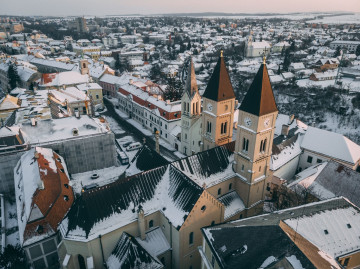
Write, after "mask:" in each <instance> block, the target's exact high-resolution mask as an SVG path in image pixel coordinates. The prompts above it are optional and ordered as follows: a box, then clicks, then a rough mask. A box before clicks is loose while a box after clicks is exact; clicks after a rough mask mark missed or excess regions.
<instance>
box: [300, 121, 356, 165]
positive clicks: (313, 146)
mask: <svg viewBox="0 0 360 269" xmlns="http://www.w3.org/2000/svg"><path fill="white" fill-rule="evenodd" d="M301 148H303V149H305V150H309V151H313V152H316V153H320V154H323V155H326V156H328V157H330V158H333V159H336V160H341V161H345V162H347V163H350V164H352V165H355V163H356V162H357V161H358V160H359V159H360V146H359V145H357V144H356V143H354V142H353V141H351V140H350V139H348V138H347V137H345V136H343V135H342V134H338V133H335V132H330V131H326V130H322V129H318V128H314V127H310V126H309V127H308V128H307V131H306V133H305V137H304V140H303V142H302V143H301Z"/></svg>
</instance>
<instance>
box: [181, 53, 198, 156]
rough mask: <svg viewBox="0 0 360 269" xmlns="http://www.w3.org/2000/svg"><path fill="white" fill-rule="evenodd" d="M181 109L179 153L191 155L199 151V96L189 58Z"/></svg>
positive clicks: (192, 65) (191, 62) (192, 66)
mask: <svg viewBox="0 0 360 269" xmlns="http://www.w3.org/2000/svg"><path fill="white" fill-rule="evenodd" d="M181 107H182V108H181V152H182V153H183V154H185V155H192V154H194V153H197V152H199V151H200V150H201V96H200V94H199V90H198V86H197V82H196V76H195V69H194V64H193V61H192V59H191V58H190V63H189V69H188V73H187V79H186V83H185V88H184V94H183V96H182V97H181Z"/></svg>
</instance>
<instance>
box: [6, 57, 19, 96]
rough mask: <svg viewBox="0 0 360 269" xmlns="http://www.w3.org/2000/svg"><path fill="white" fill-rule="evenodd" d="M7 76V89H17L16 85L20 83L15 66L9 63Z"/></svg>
mask: <svg viewBox="0 0 360 269" xmlns="http://www.w3.org/2000/svg"><path fill="white" fill-rule="evenodd" d="M7 76H8V79H9V89H10V90H12V89H15V88H16V87H17V84H18V83H19V82H20V77H19V74H18V71H17V66H16V65H15V64H13V63H11V64H10V65H9V69H8V73H7Z"/></svg>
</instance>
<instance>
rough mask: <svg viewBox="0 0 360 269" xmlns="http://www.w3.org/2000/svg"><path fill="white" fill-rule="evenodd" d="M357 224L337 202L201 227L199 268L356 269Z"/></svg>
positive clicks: (350, 210)
mask: <svg viewBox="0 0 360 269" xmlns="http://www.w3.org/2000/svg"><path fill="white" fill-rule="evenodd" d="M359 220H360V210H359V208H358V207H356V206H355V205H353V204H352V203H351V202H350V201H348V200H347V199H344V198H342V197H339V198H333V199H329V200H325V201H321V202H315V203H311V204H307V205H302V206H299V207H296V208H289V209H285V210H281V211H276V212H272V213H270V214H266V215H259V216H256V217H252V218H248V219H243V220H236V221H232V222H229V223H224V224H219V225H216V226H214V227H206V228H203V229H202V234H203V238H204V239H203V244H202V246H201V247H200V248H199V251H200V254H201V257H202V265H201V268H203V269H205V268H219V269H220V268H221V269H223V268H229V269H230V268H243V267H244V268H249V269H251V268H254V269H255V268H264V269H265V268H269V269H270V268H292V269H295V268H338V269H340V268H357V267H358V266H359V265H360V262H359V250H360V249H359V243H358V240H359V239H358V238H357V236H356V233H357V230H358V229H359V227H358V225H357V223H358V222H359Z"/></svg>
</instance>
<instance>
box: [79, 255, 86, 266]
mask: <svg viewBox="0 0 360 269" xmlns="http://www.w3.org/2000/svg"><path fill="white" fill-rule="evenodd" d="M78 262H79V268H80V269H86V264H85V259H84V257H83V256H81V255H80V254H79V255H78Z"/></svg>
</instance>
